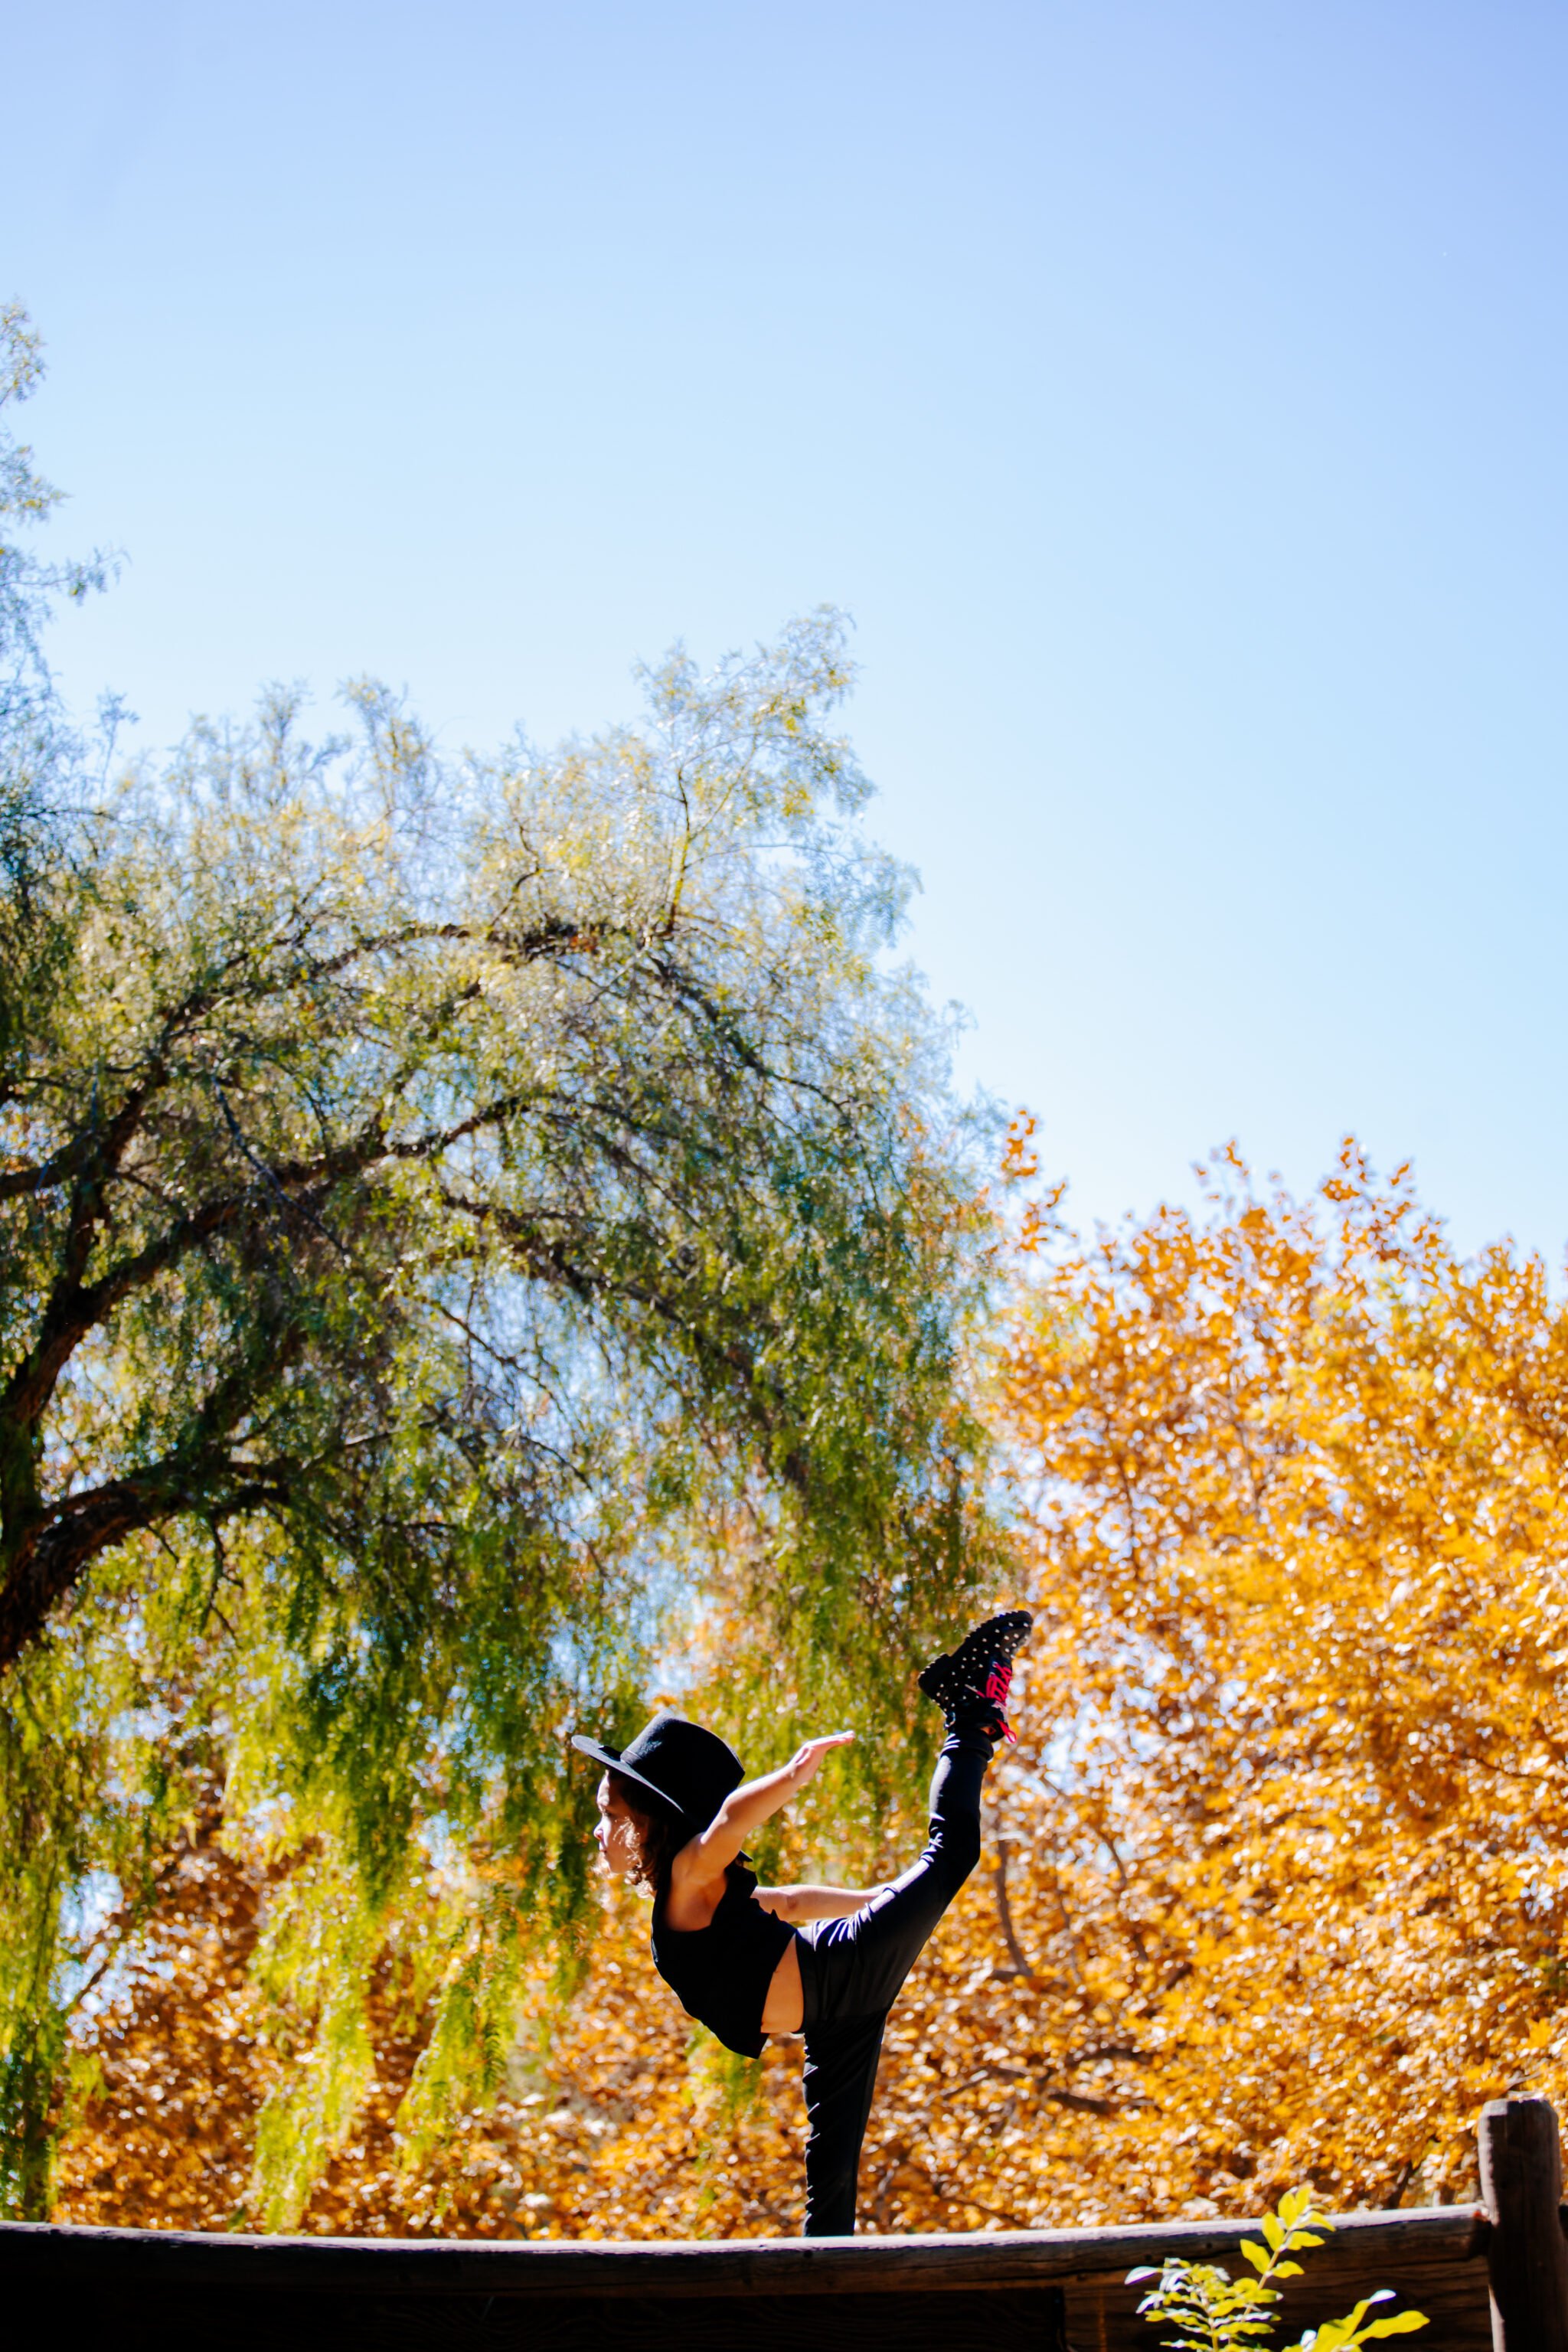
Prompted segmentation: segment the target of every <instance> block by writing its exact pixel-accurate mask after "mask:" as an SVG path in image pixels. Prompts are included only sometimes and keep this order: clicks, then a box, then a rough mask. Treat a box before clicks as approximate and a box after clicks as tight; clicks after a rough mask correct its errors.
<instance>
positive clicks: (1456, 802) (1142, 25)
mask: <svg viewBox="0 0 1568 2352" xmlns="http://www.w3.org/2000/svg"><path fill="white" fill-rule="evenodd" d="M0 55H3V57H4V59H5V68H4V69H5V81H6V85H7V88H6V103H5V118H6V128H5V167H4V183H3V184H4V194H3V195H0V294H6V293H14V294H15V295H16V296H18V297H20V299H22V300H23V301H25V302H26V304H27V306H28V307H29V309H30V310H32V312H33V315H34V318H35V320H36V322H37V325H38V326H39V327H40V328H41V330H42V331H43V333H44V335H45V338H46V340H47V344H48V360H49V365H50V377H49V381H48V383H47V385H46V387H45V389H44V391H43V392H42V393H41V394H40V395H39V396H38V398H37V400H36V401H35V403H34V404H33V405H32V407H31V409H30V410H29V411H28V412H26V418H27V426H28V432H29V436H30V437H31V438H32V440H33V442H34V444H35V446H36V448H37V453H38V457H39V459H40V461H41V463H42V464H43V466H44V468H45V470H46V471H47V472H48V473H49V474H51V475H52V476H53V477H54V478H55V479H57V480H58V481H59V482H61V483H62V484H64V485H65V486H66V487H67V488H68V489H69V490H70V491H71V492H72V493H73V499H72V503H71V505H70V506H69V507H68V509H66V511H65V516H64V519H63V520H62V521H61V522H60V523H59V524H58V526H57V527H56V529H55V530H54V532H53V533H52V536H53V538H54V539H55V540H56V541H58V543H59V544H60V546H61V547H62V549H63V548H67V547H69V546H73V545H75V544H78V543H81V542H85V541H94V540H97V541H113V542H116V543H118V544H119V545H120V546H121V547H122V548H124V549H125V550H126V551H127V552H128V554H129V556H130V558H131V562H130V563H129V566H128V568H127V570H126V572H125V574H124V577H123V579H122V581H121V585H120V586H119V588H118V589H117V590H116V591H115V592H114V593H113V594H112V595H111V596H110V597H109V598H108V599H105V600H102V601H100V603H99V604H97V605H96V606H95V607H94V608H93V609H92V610H91V611H90V612H89V613H88V614H79V615H72V616H71V617H70V618H69V619H68V621H67V622H66V623H63V624H62V625H61V628H60V630H59V631H58V634H57V639H56V650H57V654H58V658H59V660H60V662H61V665H62V667H63V669H64V672H65V675H66V677H67V680H68V685H69V687H70V688H71V690H72V691H73V693H75V694H79V695H81V696H83V697H86V696H88V695H89V694H91V693H95V692H96V691H97V690H98V688H100V687H103V686H109V687H113V688H119V689H121V690H122V691H123V692H124V693H125V694H126V695H127V697H128V698H129V699H130V701H131V702H132V705H133V707H134V708H135V709H137V710H138V711H139V712H140V713H141V714H142V740H146V741H148V742H150V743H162V742H164V741H167V740H170V739H171V738H172V737H173V736H174V734H176V733H177V732H178V731H179V730H180V728H181V726H182V725H183V723H184V719H185V717H186V716H187V714H188V713H190V712H191V711H194V710H198V709H199V710H207V711H216V710H221V709H237V708H240V707H242V706H244V705H245V704H246V703H247V701H248V700H249V698H250V697H251V695H252V693H253V691H254V689H255V688H256V687H257V686H258V683H259V682H260V681H262V680H264V679H267V678H272V677H284V678H293V677H299V678H303V679H306V680H309V681H310V682H311V683H312V684H313V685H314V686H315V687H316V688H318V689H320V690H321V692H322V693H323V695H325V694H326V693H328V692H330V689H331V686H332V683H333V681H334V680H336V679H337V678H339V677H342V676H345V675H348V674H351V673H355V672H360V671H363V670H367V669H368V670H373V671H374V672H376V673H378V674H380V675H381V676H383V677H387V678H389V679H391V680H392V681H393V682H394V683H395V684H398V685H402V684H406V685H407V687H408V688H410V689H411V692H412V695H413V698H414V699H415V701H416V704H417V706H418V707H419V708H420V709H422V710H423V712H424V713H425V714H426V717H427V719H429V720H430V721H431V722H432V723H433V724H434V725H435V726H436V727H437V730H439V732H440V734H441V737H442V739H443V740H445V741H446V742H447V743H449V744H451V745H454V746H456V745H459V744H461V743H464V742H472V743H477V744H483V743H489V742H494V741H496V740H499V739H500V737H502V736H503V735H504V734H506V733H507V732H508V731H510V727H511V725H512V724H513V722H514V721H516V720H520V719H521V720H522V721H523V722H524V723H525V724H526V725H527V727H528V729H529V730H530V732H531V734H533V735H534V736H535V737H538V738H543V739H549V738H551V737H553V736H554V735H556V734H558V733H561V732H563V731H565V730H569V729H573V728H590V727H593V726H595V725H597V724H598V723H600V722H602V721H603V720H605V719H611V718H616V717H620V716H623V715H626V713H627V712H628V711H629V709H630V708H631V689H630V686H629V679H628V673H629V668H630V665H631V663H632V662H633V660H634V659H635V658H636V657H637V656H653V655H657V654H658V652H660V651H661V650H662V649H663V648H664V647H665V646H667V645H668V643H669V642H670V641H671V640H672V639H673V638H675V637H677V636H683V637H685V638H686V640H687V641H688V643H689V646H691V648H692V650H693V651H694V652H695V653H696V654H698V655H699V656H709V655H713V654H716V653H718V652H720V651H721V650H722V649H724V648H725V647H727V646H736V645H744V644H747V643H749V642H751V641H752V640H753V639H755V638H757V637H760V636H763V635H767V634H769V633H770V632H771V631H772V630H773V629H774V628H775V627H776V626H777V625H778V624H779V623H780V622H782V621H783V620H784V618H785V617H786V616H787V615H788V614H792V613H795V612H798V611H801V610H803V609H805V608H806V607H809V606H811V605H814V604H817V603H820V602H832V603H835V604H841V605H843V606H846V607H847V609H848V610H849V611H850V612H851V613H852V614H854V615H855V618H856V621H857V624H858V639H857V643H858V652H859V656H860V658H861V660H862V662H863V664H864V677H863V682H862V686H861V688H860V690H859V693H858V697H857V699H856V703H855V705H854V706H853V709H852V712H851V724H852V727H853V729H854V731H855V733H856V736H857V739H858V743H859V745H860V748H861V751H862V754H863V757H864V758H865V760H866V762H867V764H868V767H869V769H870V771H871V773H872V774H873V775H874V776H875V777H876V778H877V780H878V782H879V785H880V788H881V794H882V797H881V799H880V800H879V803H876V805H875V808H874V811H873V817H874V824H875V829H876V830H877V832H878V833H879V835H880V837H881V838H882V839H883V840H884V841H885V842H886V843H887V844H888V845H889V846H890V847H892V848H893V849H895V850H896V851H898V852H899V853H900V854H901V855H902V856H906V857H908V858H909V859H910V860H911V861H912V862H913V863H914V864H915V865H916V866H919V868H920V869H921V874H922V876H923V880H924V891H923V895H922V896H921V898H920V899H919V900H918V901H917V904H916V909H915V916H914V921H913V926H912V929H911V933H910V948H911V951H912V953H913V954H914V956H915V958H916V960H917V961H919V963H920V964H921V967H922V968H923V969H924V970H925V971H926V972H927V974H928V975H929V978H930V982H931V987H932V990H933V992H935V994H936V995H937V996H938V998H939V999H942V1000H945V999H949V998H953V999H957V1000H960V1001H961V1002H962V1003H963V1004H964V1005H966V1006H967V1007H968V1009H969V1011H970V1013H971V1014H972V1016H973V1025H972V1027H971V1029H970V1030H969V1032H968V1034H967V1035H966V1037H965V1039H964V1043H963V1050H962V1067H963V1073H964V1075H965V1076H966V1077H967V1078H968V1079H969V1080H971V1081H973V1082H978V1083H983V1084H984V1085H985V1086H986V1087H990V1088H991V1089H993V1090H994V1092H996V1093H997V1094H999V1095H1000V1096H1001V1097H1003V1098H1004V1099H1005V1101H1007V1102H1008V1103H1013V1102H1026V1103H1028V1104H1029V1105H1030V1106H1031V1107H1032V1108H1035V1109H1036V1110H1037V1113H1038V1115H1039V1117H1040V1120H1041V1126H1042V1135H1043V1142H1044V1148H1045V1152H1046V1157H1047V1161H1048V1163H1049V1165H1050V1166H1051V1167H1052V1168H1053V1169H1054V1170H1056V1171H1060V1172H1063V1173H1065V1174H1067V1175H1068V1177H1069V1178H1070V1179H1071V1181H1072V1192H1071V1200H1072V1202H1073V1203H1074V1204H1075V1205H1076V1207H1077V1208H1078V1210H1079V1213H1082V1214H1084V1215H1115V1214H1117V1213H1121V1211H1123V1210H1124V1209H1128V1208H1132V1207H1136V1208H1139V1209H1146V1208H1148V1207H1150V1206H1152V1203H1153V1202H1155V1201H1156V1200H1158V1199H1159V1198H1161V1197H1163V1196H1168V1195H1170V1194H1172V1193H1180V1192H1184V1191H1187V1190H1189V1189H1190V1178H1189V1176H1188V1167H1189V1163H1190V1161H1191V1160H1193V1159H1194V1158H1195V1157H1198V1156H1200V1155H1201V1154H1203V1153H1204V1152H1205V1150H1207V1148H1208V1147H1209V1146H1210V1145H1211V1144H1214V1143H1216V1142H1218V1141H1221V1140H1223V1139H1225V1138H1226V1137H1227V1136H1230V1135H1236V1136H1237V1137H1238V1138H1239V1139H1240V1141H1241V1143H1242V1145H1243V1147H1244V1149H1245V1150H1247V1151H1248V1152H1249V1154H1250V1155H1251V1156H1252V1157H1253V1159H1254V1160H1255V1161H1256V1162H1257V1163H1258V1165H1260V1166H1261V1167H1263V1168H1278V1169H1279V1170H1281V1171H1283V1173H1284V1174H1285V1175H1286V1177H1287V1178H1288V1179H1289V1181H1292V1182H1295V1183H1297V1184H1300V1185H1305V1184H1310V1182H1311V1181H1314V1180H1315V1178H1316V1177H1317V1176H1318V1175H1319V1174H1320V1173H1321V1171H1323V1170H1324V1169H1325V1167H1326V1166H1327V1165H1328V1164H1329V1162H1330V1160H1331V1157H1332V1154H1333V1150H1334V1147H1335V1143H1336V1139H1337V1138H1338V1137H1339V1135H1340V1134H1341V1133H1342V1131H1343V1130H1344V1129H1347V1128H1350V1127H1353V1128H1355V1129H1358V1130H1359V1131H1360V1133H1361V1134H1362V1135H1363V1138H1364V1139H1365V1140H1366V1141H1367V1143H1368V1144H1369V1145H1370V1147H1371V1148H1372V1150H1373V1154H1374V1156H1375V1157H1376V1158H1377V1160H1379V1161H1380V1162H1381V1163H1383V1164H1384V1165H1389V1164H1392V1163H1393V1162H1394V1160H1399V1159H1402V1158H1405V1157H1406V1156H1410V1155H1413V1156H1414V1157H1415V1161H1416V1166H1417V1170H1418V1172H1419V1176H1420V1180H1421V1182H1422V1186H1423V1190H1424V1192H1425V1193H1426V1196H1427V1197H1428V1199H1429V1200H1430V1202H1432V1204H1433V1205H1434V1206H1435V1207H1436V1208H1439V1209H1441V1210H1443V1211H1445V1212H1446V1213H1447V1214H1448V1215H1449V1216H1450V1218H1451V1220H1452V1223H1453V1226H1454V1230H1455V1233H1456V1234H1457V1236H1458V1238H1459V1239H1460V1240H1461V1241H1462V1242H1463V1243H1464V1244H1465V1245H1466V1246H1467V1247H1469V1246H1474V1245H1475V1244H1479V1242H1481V1241H1483V1240H1486V1239H1488V1238H1490V1237H1493V1236H1495V1235H1497V1234H1500V1233H1503V1232H1505V1231H1506V1232H1512V1233H1513V1234H1516V1235H1518V1236H1519V1238H1520V1239H1521V1240H1522V1241H1524V1242H1527V1243H1529V1244H1531V1245H1532V1246H1536V1247H1539V1248H1542V1249H1543V1250H1544V1251H1545V1252H1546V1253H1547V1254H1548V1255H1549V1256H1550V1258H1551V1259H1552V1262H1553V1264H1556V1263H1558V1262H1559V1261H1560V1260H1561V1257H1562V1254H1563V1244H1564V1243H1565V1242H1568V1187H1565V1183H1564V1171H1565V1169H1568V1088H1565V1086H1564V1076H1565V1067H1564V1065H1565V1058H1568V1057H1565V1051H1564V1019H1563V1012H1564V995H1565V989H1564V982H1565V980H1568V926H1565V925H1564V922H1563V914H1562V899H1563V869H1564V850H1565V847H1568V840H1565V835H1568V814H1565V806H1564V793H1563V773H1564V754H1565V751H1568V708H1565V701H1564V690H1563V625H1564V617H1565V614H1564V604H1565V593H1564V591H1565V584H1568V581H1565V562H1568V556H1565V549H1568V534H1565V531H1564V520H1565V516H1564V508H1565V505H1568V442H1565V438H1564V429H1563V428H1564V417H1565V415H1568V402H1565V393H1568V384H1565V382H1564V378H1565V374H1568V333H1565V329H1564V266H1563V255H1564V251H1565V249H1568V237H1565V234H1564V232H1565V229H1568V220H1565V210H1568V207H1565V195H1568V142H1565V141H1564V137H1563V119H1564V102H1565V98H1568V88H1565V68H1568V11H1565V10H1564V9H1563V6H1562V5H1530V0H1504V5H1496V0H1470V5H1445V0H1398V5H1388V0H1345V4H1344V5H1338V4H1337V0H1313V5H1307V0H1299V5H1275V0H1229V5H1217V0H1210V5H1200V0H1191V5H1184V0H1158V5H1156V0H1143V4H1142V5H1135V0H1071V5H1068V0H1061V4H1060V5H1058V0H1030V5H1022V0H962V5H961V4H960V0H946V5H924V0H897V5H884V0H791V5H779V0H773V5H764V0H726V4H725V5H716V0H714V4H710V5H698V4H697V0H636V5H626V0H574V5H571V6H563V5H560V0H552V5H548V6H545V5H538V0H510V5H477V0H442V5H435V0H426V5H419V6H409V5H396V4H395V0H376V5H374V6H372V5H363V0H311V5H308V6H307V5H298V0H268V5H266V6H261V5H250V0H223V5H210V0H209V4H208V5H177V0H176V5H160V0H113V4H112V5H89V0H47V5H45V0H0Z"/></svg>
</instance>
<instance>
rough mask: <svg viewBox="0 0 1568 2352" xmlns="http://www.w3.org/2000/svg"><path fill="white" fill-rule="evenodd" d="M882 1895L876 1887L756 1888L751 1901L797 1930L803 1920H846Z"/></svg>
mask: <svg viewBox="0 0 1568 2352" xmlns="http://www.w3.org/2000/svg"><path fill="white" fill-rule="evenodd" d="M881 1891H882V1890H881V1888H880V1887H879V1886H861V1887H855V1886H759V1887H758V1889H757V1891H756V1894H755V1895H753V1896H752V1901H753V1902H755V1903H760V1904H761V1905H762V1906H763V1910H764V1911H771V1912H772V1913H773V1916H774V1918H775V1919H787V1920H788V1921H789V1923H790V1925H791V1927H798V1926H799V1925H800V1922H801V1921H802V1920H803V1919H847V1918H848V1916H849V1914H850V1913H851V1912H852V1911H862V1910H864V1909H865V1907H866V1906H867V1904H868V1903H869V1902H870V1901H871V1899H872V1897H873V1896H874V1895H879V1894H880V1893H881Z"/></svg>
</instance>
